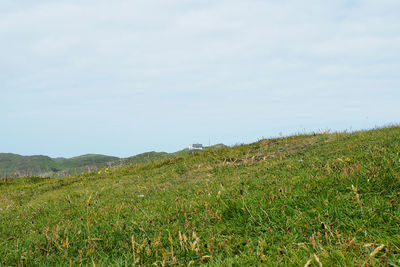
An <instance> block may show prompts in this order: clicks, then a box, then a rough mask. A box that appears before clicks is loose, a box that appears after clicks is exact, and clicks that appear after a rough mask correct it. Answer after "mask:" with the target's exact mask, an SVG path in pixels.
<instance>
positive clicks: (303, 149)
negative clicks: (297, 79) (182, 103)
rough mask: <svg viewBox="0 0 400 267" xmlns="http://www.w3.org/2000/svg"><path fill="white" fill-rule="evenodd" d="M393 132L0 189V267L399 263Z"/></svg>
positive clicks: (206, 154) (252, 148) (398, 168)
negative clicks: (44, 266) (1, 266)
mask: <svg viewBox="0 0 400 267" xmlns="http://www.w3.org/2000/svg"><path fill="white" fill-rule="evenodd" d="M399 173H400V127H390V128H383V129H376V130H371V131H363V132H356V133H332V134H317V135H298V136H291V137H287V138H281V139H269V140H261V141H259V142H256V143H253V144H249V145H240V146H235V147H232V148H228V147H223V148H218V149H211V150H209V151H196V152H194V153H191V154H190V155H189V154H185V155H184V154H182V155H181V156H177V157H174V158H169V159H160V160H156V161H153V162H148V163H138V164H132V165H128V166H122V167H120V168H114V169H110V170H105V169H103V170H102V171H101V172H100V173H98V172H96V173H91V174H85V175H80V176H76V177H72V178H60V179H44V178H21V179H7V180H4V179H3V180H2V181H1V182H0V264H3V265H28V266H29V265H48V266H54V265H72V266H74V265H93V266H108V265H121V266H125V265H128V266H131V265H152V264H155V265H160V266H161V265H182V264H183V265H209V266H218V265H224V266H225V265H234V266H241V265H249V266H253V265H267V266H270V265H287V266H298V265H307V266H321V264H322V265H324V266H332V265H342V266H345V265H346V266H372V265H383V266H388V265H390V266H399V265H400V201H399V199H400V198H399V197H400V196H399V194H400V178H399Z"/></svg>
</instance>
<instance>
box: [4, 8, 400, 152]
mask: <svg viewBox="0 0 400 267" xmlns="http://www.w3.org/2000/svg"><path fill="white" fill-rule="evenodd" d="M399 14H400V1H398V0H380V1H376V0H359V1H357V0H353V1H345V0H335V1H322V0H319V1H317V0H309V1H308V0H306V1H298V0H293V1H290V0H281V1H268V0H263V1H262V0H241V1H239V0H212V1H211V0H171V1H169V0H146V1H128V0H113V1H105V0H79V1H78V0H75V1H74V0H72V1H71V0H68V1H63V0H59V1H50V0H37V1H27V0H25V1H22V0H21V1H15V0H2V1H1V2H0V41H1V42H0V51H1V52H0V152H12V153H19V154H23V155H32V154H45V155H50V156H53V157H54V156H65V157H70V156H76V155H80V154H85V153H102V154H109V155H115V156H131V155H134V154H138V153H141V152H145V151H151V150H156V151H167V152H172V151H176V150H179V149H182V148H184V147H186V146H187V145H188V144H189V143H192V142H200V143H204V144H208V142H209V139H210V140H211V143H220V142H221V143H225V144H228V145H232V144H235V143H242V142H245V143H247V142H252V141H256V140H257V139H258V138H261V137H270V136H278V135H279V133H283V134H284V135H289V134H292V133H296V132H300V131H303V129H305V130H307V131H313V130H316V131H318V130H321V129H326V128H328V129H332V130H343V129H350V127H352V129H353V130H354V129H365V128H372V127H374V126H383V125H385V124H388V123H399V122H400V121H399V118H400V107H399V106H400V75H399V70H400V16H399Z"/></svg>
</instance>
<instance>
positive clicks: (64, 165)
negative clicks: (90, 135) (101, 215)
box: [0, 153, 121, 176]
mask: <svg viewBox="0 0 400 267" xmlns="http://www.w3.org/2000/svg"><path fill="white" fill-rule="evenodd" d="M120 160H121V159H120V158H118V157H112V156H106V155H98V154H87V155H82V156H78V157H73V158H50V157H48V156H43V155H34V156H21V155H18V154H12V153H0V176H13V175H16V176H31V175H44V176H52V175H53V174H54V173H70V172H77V171H82V170H83V169H85V168H91V167H92V168H94V167H103V166H105V165H107V164H110V163H113V162H116V161H120Z"/></svg>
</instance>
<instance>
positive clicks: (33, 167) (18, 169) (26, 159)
mask: <svg viewBox="0 0 400 267" xmlns="http://www.w3.org/2000/svg"><path fill="white" fill-rule="evenodd" d="M221 147H226V146H225V145H224V144H217V145H213V146H209V147H205V148H204V151H209V150H212V149H218V148H221ZM201 152H202V151H200V150H188V149H187V148H186V149H183V150H180V151H177V152H174V153H167V152H155V151H151V152H146V153H142V154H138V155H135V156H132V157H128V158H118V157H112V156H106V155H99V154H86V155H82V156H77V157H73V158H50V157H48V156H42V155H37V156H21V155H17V154H11V153H0V177H2V176H14V175H16V176H19V177H21V176H48V177H52V176H53V175H54V174H56V175H61V176H64V175H69V174H72V175H73V174H78V173H81V172H88V171H89V172H90V171H92V170H94V169H96V168H101V167H105V166H114V165H116V164H118V165H129V164H138V163H148V162H151V161H155V160H166V159H171V158H175V157H178V156H184V155H193V154H196V153H201Z"/></svg>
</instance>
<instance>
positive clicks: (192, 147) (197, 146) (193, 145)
mask: <svg viewBox="0 0 400 267" xmlns="http://www.w3.org/2000/svg"><path fill="white" fill-rule="evenodd" d="M194 149H199V150H203V149H204V147H203V145H202V144H190V145H189V150H194Z"/></svg>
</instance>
